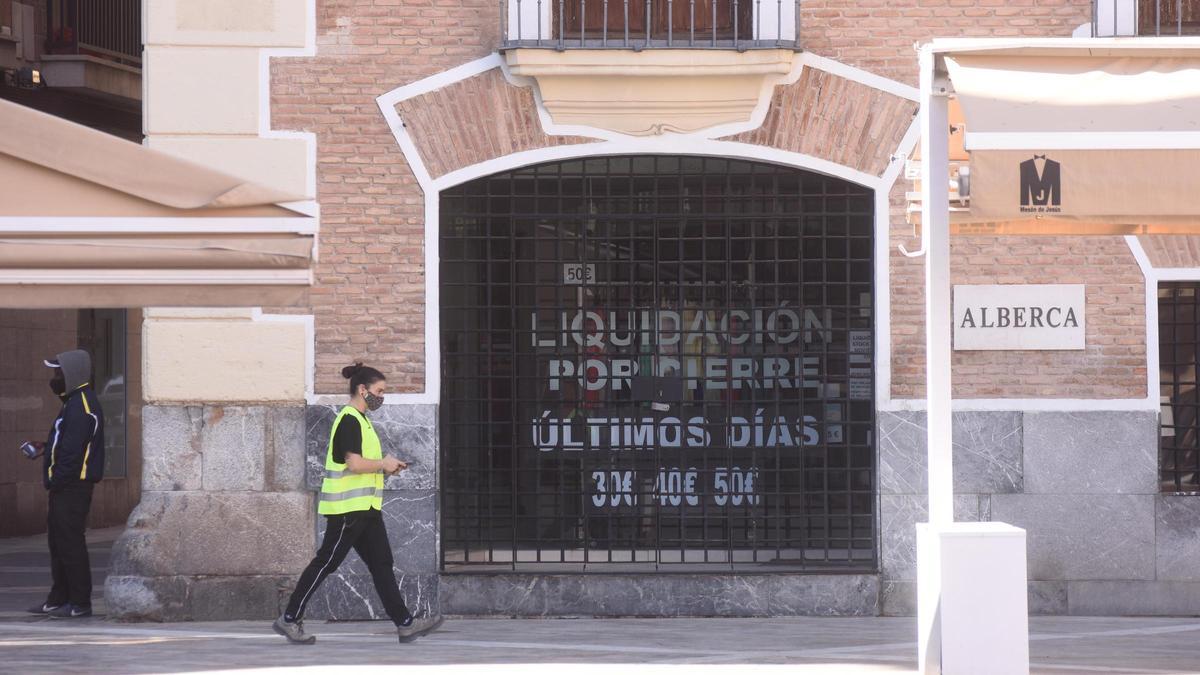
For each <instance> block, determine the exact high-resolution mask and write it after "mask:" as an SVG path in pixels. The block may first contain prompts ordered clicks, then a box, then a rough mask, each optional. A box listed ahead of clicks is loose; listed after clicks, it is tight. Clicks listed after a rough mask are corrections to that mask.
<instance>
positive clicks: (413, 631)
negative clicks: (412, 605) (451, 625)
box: [396, 612, 446, 642]
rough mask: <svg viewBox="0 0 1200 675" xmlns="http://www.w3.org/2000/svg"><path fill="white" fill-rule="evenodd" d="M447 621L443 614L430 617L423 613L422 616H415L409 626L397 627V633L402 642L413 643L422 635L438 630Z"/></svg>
mask: <svg viewBox="0 0 1200 675" xmlns="http://www.w3.org/2000/svg"><path fill="white" fill-rule="evenodd" d="M445 621H446V620H445V619H444V618H442V615H441V614H438V615H437V616H429V614H428V613H426V612H422V613H421V614H420V615H418V616H414V617H413V618H412V620H411V621H409V623H408V625H407V626H396V633H397V634H398V635H399V636H400V641H401V642H412V641H413V640H416V639H417V638H419V637H421V636H422V635H427V634H429V633H432V632H433V631H435V630H437V629H438V628H440V627H441V625H442V624H443V623H445Z"/></svg>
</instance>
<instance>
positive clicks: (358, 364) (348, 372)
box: [342, 361, 363, 380]
mask: <svg viewBox="0 0 1200 675" xmlns="http://www.w3.org/2000/svg"><path fill="white" fill-rule="evenodd" d="M362 367H363V364H362V361H355V362H354V365H352V366H346V367H345V368H342V377H344V378H346V379H347V380H349V379H350V378H352V377H354V375H355V373H357V372H358V371H360V370H362Z"/></svg>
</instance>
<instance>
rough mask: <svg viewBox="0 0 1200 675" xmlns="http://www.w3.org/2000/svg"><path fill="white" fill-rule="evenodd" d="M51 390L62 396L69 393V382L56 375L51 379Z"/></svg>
mask: <svg viewBox="0 0 1200 675" xmlns="http://www.w3.org/2000/svg"><path fill="white" fill-rule="evenodd" d="M50 391H52V392H54V395H55V396H62V395H63V394H65V393H67V383H66V381H65V380H63V378H61V377H56V378H54V379H52V380H50Z"/></svg>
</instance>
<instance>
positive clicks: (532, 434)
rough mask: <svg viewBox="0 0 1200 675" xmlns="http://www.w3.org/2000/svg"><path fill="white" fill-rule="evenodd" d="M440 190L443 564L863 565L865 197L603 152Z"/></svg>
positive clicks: (695, 163)
mask: <svg viewBox="0 0 1200 675" xmlns="http://www.w3.org/2000/svg"><path fill="white" fill-rule="evenodd" d="M441 209H442V210H441V213H442V215H441V219H442V220H441V241H440V246H441V249H440V256H441V261H442V262H441V331H442V332H441V347H442V363H443V366H442V368H443V373H442V396H441V401H442V404H441V452H442V462H443V463H442V471H441V476H442V500H443V501H442V507H443V511H442V514H443V515H442V527H443V546H442V565H443V568H444V569H447V570H473V571H479V570H499V571H588V570H591V571H641V570H646V571H655V570H658V571H662V570H668V571H669V570H678V571H698V570H702V569H706V568H709V569H713V570H728V569H731V568H739V569H740V568H754V569H759V570H764V571H771V570H778V571H797V570H814V571H829V570H831V569H835V570H870V569H874V567H875V550H876V546H875V532H876V522H875V515H874V514H875V510H874V495H875V492H876V490H875V445H874V443H875V441H874V438H873V430H874V422H875V420H874V400H873V398H874V364H873V354H874V333H873V325H874V301H873V295H872V284H873V273H874V266H873V249H874V243H873V195H872V193H871V192H870V191H869V190H867V189H865V188H862V187H859V186H856V185H853V184H850V183H847V182H844V181H841V180H838V179H835V178H831V177H828V176H824V175H820V174H816V173H810V172H804V171H798V170H795V169H789V168H783V167H778V166H773V165H768V164H758V163H750V162H742V161H731V160H725V159H713V158H697V157H610V158H598V159H587V160H577V161H565V162H556V163H551V164H543V165H539V166H534V167H529V168H525V169H521V170H518V171H514V172H511V173H506V174H501V175H496V176H491V177H488V178H483V179H479V180H476V181H473V182H471V183H467V184H465V185H462V186H460V187H457V188H455V189H452V190H448V191H446V192H443V193H442V202H441Z"/></svg>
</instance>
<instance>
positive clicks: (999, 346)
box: [954, 284, 1085, 351]
mask: <svg viewBox="0 0 1200 675" xmlns="http://www.w3.org/2000/svg"><path fill="white" fill-rule="evenodd" d="M1084 310H1085V293H1084V286H1083V285H1082V284H1040V285H1033V284H1021V285H990V286H955V287H954V349H955V350H959V351H967V350H1048V349H1083V348H1084V346H1085V345H1084V335H1085V317H1084Z"/></svg>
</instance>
